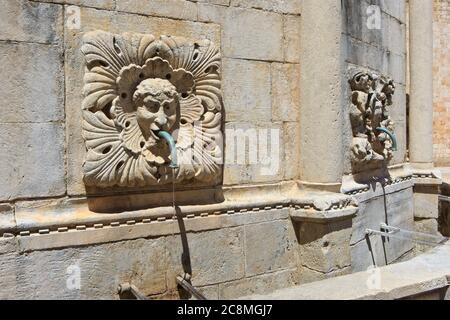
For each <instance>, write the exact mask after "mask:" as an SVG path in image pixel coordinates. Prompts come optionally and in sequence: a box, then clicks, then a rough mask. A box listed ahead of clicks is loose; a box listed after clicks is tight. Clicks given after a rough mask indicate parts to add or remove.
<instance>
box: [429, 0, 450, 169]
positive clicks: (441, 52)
mask: <svg viewBox="0 0 450 320" xmlns="http://www.w3.org/2000/svg"><path fill="white" fill-rule="evenodd" d="M433 19H434V21H433V34H434V39H433V41H434V43H433V46H434V61H433V73H434V77H433V79H434V81H433V91H434V94H433V109H434V110H433V111H434V113H433V138H434V142H433V144H434V145H433V149H434V161H435V164H436V165H438V166H448V165H450V70H449V65H450V48H449V45H448V38H449V37H450V29H449V24H450V2H449V1H448V0H434V2H433Z"/></svg>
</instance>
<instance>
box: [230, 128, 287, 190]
mask: <svg viewBox="0 0 450 320" xmlns="http://www.w3.org/2000/svg"><path fill="white" fill-rule="evenodd" d="M282 130H283V128H282V126H281V124H280V123H270V122H258V124H254V123H243V122H238V123H233V122H231V123H227V124H226V126H225V137H226V144H225V146H226V149H225V165H224V178H223V179H224V180H223V184H224V185H234V184H240V183H242V184H246V183H250V182H273V181H280V180H281V178H282V177H283V174H284V169H285V165H284V163H283V161H284V156H283V155H284V152H285V151H284V147H285V146H284V145H283V143H282V140H281V137H282V136H283V132H282Z"/></svg>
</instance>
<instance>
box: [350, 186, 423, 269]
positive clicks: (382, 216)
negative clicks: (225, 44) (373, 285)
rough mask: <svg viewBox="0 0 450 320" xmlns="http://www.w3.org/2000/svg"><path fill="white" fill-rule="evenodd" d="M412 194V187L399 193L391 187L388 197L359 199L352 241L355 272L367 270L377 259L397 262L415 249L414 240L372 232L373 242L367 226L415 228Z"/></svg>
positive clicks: (380, 261) (376, 227) (379, 262)
mask: <svg viewBox="0 0 450 320" xmlns="http://www.w3.org/2000/svg"><path fill="white" fill-rule="evenodd" d="M412 197H413V194H412V188H408V189H405V190H401V191H396V192H389V190H387V191H386V200H385V199H384V197H383V196H382V197H373V198H370V199H369V200H366V201H361V202H359V209H358V214H357V215H356V217H355V218H354V220H353V234H352V239H351V243H350V245H351V249H350V252H351V256H352V270H353V271H362V270H366V269H367V268H368V267H369V266H371V265H373V260H375V262H376V263H377V264H378V265H384V264H385V262H386V261H388V262H392V261H395V260H397V259H398V258H399V257H401V256H402V255H403V254H405V253H406V252H408V251H410V250H411V249H412V248H413V245H414V244H413V243H412V242H411V241H410V240H403V239H393V238H392V239H382V237H380V236H378V235H372V236H370V242H369V241H367V240H368V239H367V238H366V235H365V230H366V229H372V230H380V224H381V223H386V224H388V225H389V226H393V227H398V228H401V229H404V230H413V229H414V219H413V206H412ZM385 201H386V207H385ZM385 208H386V209H385Z"/></svg>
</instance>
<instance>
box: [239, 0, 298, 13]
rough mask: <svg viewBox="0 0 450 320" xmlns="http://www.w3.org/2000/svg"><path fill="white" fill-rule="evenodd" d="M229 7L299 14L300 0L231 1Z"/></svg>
mask: <svg viewBox="0 0 450 320" xmlns="http://www.w3.org/2000/svg"><path fill="white" fill-rule="evenodd" d="M230 5H231V6H235V7H243V8H255V9H262V10H268V11H275V12H281V13H289V14H300V12H301V0H287V1H286V0H231V4H230Z"/></svg>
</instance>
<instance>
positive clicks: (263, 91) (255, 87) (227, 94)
mask: <svg viewBox="0 0 450 320" xmlns="http://www.w3.org/2000/svg"><path fill="white" fill-rule="evenodd" d="M222 74H223V79H224V82H223V94H224V105H225V107H226V121H227V122H231V121H251V122H257V121H270V120H271V118H272V115H271V113H272V111H271V110H272V109H271V108H272V106H271V104H272V98H271V94H270V92H271V82H270V64H269V63H265V62H257V61H247V60H237V59H224V61H223V72H222ZM250 110H251V111H250Z"/></svg>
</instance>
